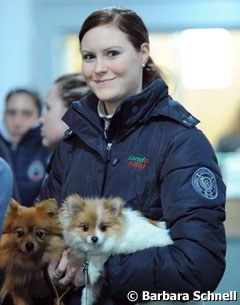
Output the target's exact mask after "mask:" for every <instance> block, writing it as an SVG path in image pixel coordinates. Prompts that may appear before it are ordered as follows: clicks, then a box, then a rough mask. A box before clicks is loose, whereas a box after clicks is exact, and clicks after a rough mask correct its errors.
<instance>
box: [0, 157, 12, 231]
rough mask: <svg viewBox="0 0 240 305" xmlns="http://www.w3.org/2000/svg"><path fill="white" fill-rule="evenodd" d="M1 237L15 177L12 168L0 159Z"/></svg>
mask: <svg viewBox="0 0 240 305" xmlns="http://www.w3.org/2000/svg"><path fill="white" fill-rule="evenodd" d="M0 181H1V182H0V194H1V195H0V237H1V235H2V228H3V221H4V216H5V213H6V210H7V206H8V203H9V201H10V199H11V197H12V191H13V176H12V170H11V168H10V166H9V165H8V164H7V163H6V162H5V160H4V159H2V158H1V157H0Z"/></svg>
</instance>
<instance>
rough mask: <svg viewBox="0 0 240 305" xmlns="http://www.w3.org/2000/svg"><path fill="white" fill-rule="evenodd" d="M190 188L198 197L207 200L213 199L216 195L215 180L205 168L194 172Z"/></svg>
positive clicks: (211, 173)
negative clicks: (191, 187)
mask: <svg viewBox="0 0 240 305" xmlns="http://www.w3.org/2000/svg"><path fill="white" fill-rule="evenodd" d="M192 186H193V188H194V190H195V191H196V192H197V193H198V194H199V195H201V196H202V197H205V198H207V199H215V198H216V197H217V195H218V188H217V181H216V178H215V176H214V174H213V172H212V171H210V170H209V169H208V168H206V167H201V168H199V169H197V170H196V171H195V172H194V174H193V176H192Z"/></svg>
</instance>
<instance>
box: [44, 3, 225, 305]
mask: <svg viewBox="0 0 240 305" xmlns="http://www.w3.org/2000/svg"><path fill="white" fill-rule="evenodd" d="M79 41H80V46H81V55H82V62H83V64H82V73H83V75H84V78H85V80H86V83H87V85H88V87H89V88H90V89H91V91H92V92H93V93H92V94H89V95H88V96H87V97H85V98H83V99H81V100H80V101H79V102H76V103H73V104H72V105H71V107H70V108H69V109H68V111H67V112H66V113H65V115H64V118H63V120H64V122H65V123H66V124H67V125H68V126H69V127H70V128H71V132H69V133H68V136H66V137H65V139H64V141H62V142H61V144H60V145H59V147H58V149H57V152H56V154H55V157H54V160H53V166H52V171H51V174H50V175H49V177H48V179H47V180H46V183H45V186H44V187H43V190H42V196H43V197H44V198H51V197H55V198H57V200H58V202H59V204H61V203H62V202H63V200H64V199H65V198H66V196H68V195H70V194H72V193H78V194H79V195H81V196H83V197H96V196H97V197H109V196H119V197H122V198H123V199H124V200H125V201H126V202H127V204H128V206H129V207H132V208H133V209H137V210H140V211H141V212H142V213H143V214H144V215H145V216H147V217H148V218H151V219H154V220H163V221H165V222H166V225H167V228H169V231H170V235H171V238H172V239H173V241H174V244H173V245H171V246H166V247H162V248H151V249H147V250H144V251H138V252H136V253H134V254H131V255H120V256H119V255H116V256H114V257H111V258H110V259H109V260H108V263H107V264H106V266H105V278H106V279H105V287H104V289H103V291H102V294H101V297H100V300H99V304H101V305H109V304H111V305H120V304H121V305H122V304H125V305H126V304H129V301H128V300H127V295H128V293H129V291H131V290H132V291H135V292H136V293H137V294H138V295H139V299H138V301H137V302H138V303H139V302H141V296H142V292H143V291H149V292H155V293H161V292H163V291H165V292H166V293H175V294H176V296H177V295H179V294H181V293H187V294H188V295H189V298H191V297H192V295H193V293H194V291H200V292H206V291H213V290H214V289H215V288H216V287H217V285H218V283H219V281H220V279H221V277H222V275H223V272H224V268H225V258H224V256H225V247H226V244H225V232H224V227H223V221H224V219H225V212H224V204H225V185H224V183H223V181H222V177H221V173H220V170H219V168H218V165H217V161H216V157H215V154H214V151H213V149H212V147H211V145H210V144H209V142H208V140H207V139H206V137H205V136H204V135H203V133H202V132H201V131H200V130H198V129H197V128H196V125H197V123H198V122H199V121H198V120H197V119H196V118H194V117H193V116H192V115H191V114H190V113H189V112H188V111H187V110H186V109H185V108H184V107H183V106H182V105H180V104H179V103H178V102H176V101H174V100H173V99H172V98H171V97H170V96H169V94H168V87H167V85H166V83H165V82H164V81H163V79H162V77H161V73H160V71H159V69H158V67H157V66H156V65H155V64H154V62H153V61H152V59H151V57H150V50H149V37H148V31H147V29H146V26H145V25H144V23H143V21H142V19H141V18H140V17H139V16H138V15H137V14H136V13H135V12H133V11H132V10H129V9H123V8H109V9H103V10H100V11H96V12H93V13H92V14H91V15H90V16H88V17H87V19H86V20H85V21H84V23H83V25H82V27H81V30H80V33H79ZM139 234H141V228H139ZM54 269H55V270H54ZM49 270H50V274H51V276H53V271H52V270H54V277H58V278H59V283H61V284H62V285H67V284H69V283H70V282H73V283H74V285H75V286H78V287H82V286H84V285H85V282H84V274H83V270H82V266H79V267H77V266H75V269H72V268H71V265H69V264H68V255H67V253H65V254H64V256H63V258H62V259H61V261H60V263H59V264H58V265H57V266H56V268H52V269H50V268H49ZM74 297H75V298H74ZM69 298H70V300H69V303H68V304H71V305H73V304H79V300H80V296H74V292H71V293H70V294H69ZM180 299H181V298H180Z"/></svg>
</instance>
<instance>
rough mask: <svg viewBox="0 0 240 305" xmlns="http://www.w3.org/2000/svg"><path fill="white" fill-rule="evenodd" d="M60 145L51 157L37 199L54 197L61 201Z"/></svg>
mask: <svg viewBox="0 0 240 305" xmlns="http://www.w3.org/2000/svg"><path fill="white" fill-rule="evenodd" d="M59 151H60V145H59V146H58V147H57V149H56V150H55V152H54V154H53V157H52V159H51V166H49V167H50V172H49V174H48V175H47V177H46V178H45V180H44V182H43V186H42V189H41V192H40V196H39V198H38V200H43V199H48V198H55V199H56V200H57V202H58V203H61V201H62V199H61V187H62V167H61V165H62V163H61V158H60V153H59Z"/></svg>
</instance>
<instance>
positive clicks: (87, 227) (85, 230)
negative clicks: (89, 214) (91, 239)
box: [81, 224, 89, 232]
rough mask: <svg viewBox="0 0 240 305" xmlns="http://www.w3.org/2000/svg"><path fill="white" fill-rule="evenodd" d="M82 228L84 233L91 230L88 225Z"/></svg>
mask: <svg viewBox="0 0 240 305" xmlns="http://www.w3.org/2000/svg"><path fill="white" fill-rule="evenodd" d="M81 228H82V230H83V232H87V231H88V229H89V225H88V224H83V225H81Z"/></svg>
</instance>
